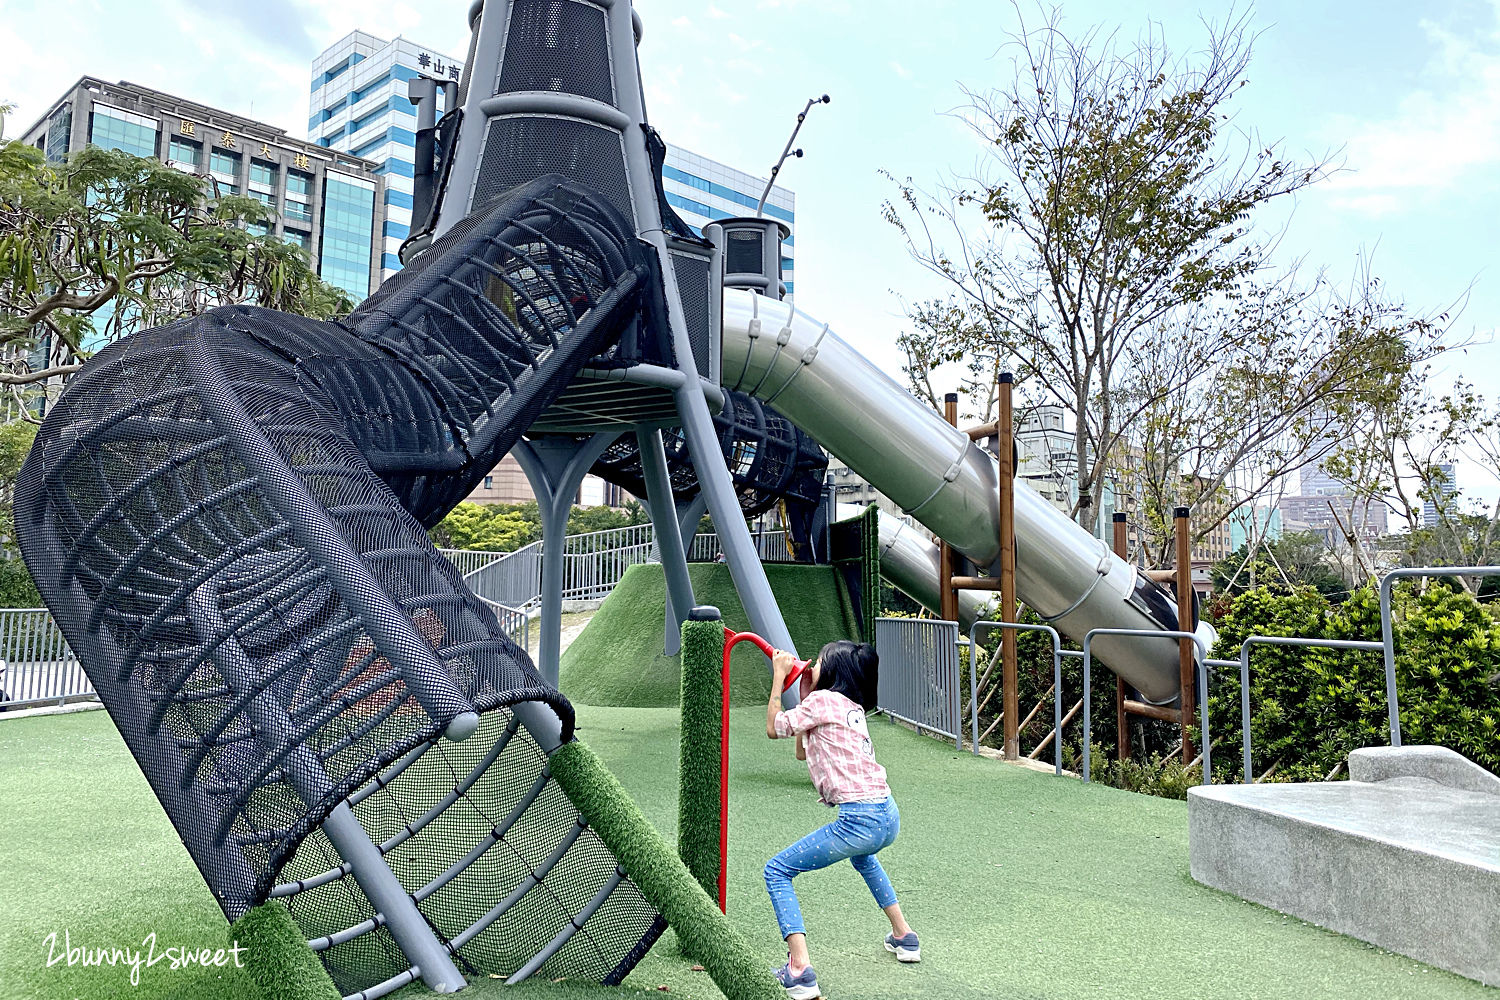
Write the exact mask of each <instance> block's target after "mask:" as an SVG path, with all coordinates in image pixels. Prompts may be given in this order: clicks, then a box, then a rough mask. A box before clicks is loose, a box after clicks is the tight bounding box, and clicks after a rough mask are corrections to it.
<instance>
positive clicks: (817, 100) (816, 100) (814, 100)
mask: <svg viewBox="0 0 1500 1000" xmlns="http://www.w3.org/2000/svg"><path fill="white" fill-rule="evenodd" d="M831 103H833V98H831V97H829V96H828V95H827V94H824V95H823V96H822V97H810V98H808V100H807V107H805V108H803V109H802V110H801V112H799V113H798V115H797V124H796V125H794V126H793V127H792V135H791V138H789V139H787V141H786V148H785V149H783V150H782V151H781V159H779V160H777V161H776V166H774V167H772V168H771V179H770V180H768V181H766V189H765V190H764V191H762V192H761V193H760V201H759V202H757V203H756V206H755V214H756V216H757V217H759V216H762V215H764V214H765V207H766V199H767V198H769V197H771V186H772V185H773V184H775V183H776V175H777V174H779V173H781V165H782V164H783V163H785V162H786V158H787V157H788V156H796V157H801V156H802V150H801V149H793V148H792V143H794V142H796V141H797V133H798V132H799V131H801V130H802V123H803V122H804V121H806V120H807V113H808V112H809V111H811V110H812V106H813V105H814V104H831Z"/></svg>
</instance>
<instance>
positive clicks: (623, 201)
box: [469, 115, 635, 221]
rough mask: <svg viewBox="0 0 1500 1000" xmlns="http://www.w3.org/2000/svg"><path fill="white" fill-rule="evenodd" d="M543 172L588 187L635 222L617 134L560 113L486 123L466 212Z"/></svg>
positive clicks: (482, 205) (622, 154)
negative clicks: (581, 183)
mask: <svg viewBox="0 0 1500 1000" xmlns="http://www.w3.org/2000/svg"><path fill="white" fill-rule="evenodd" d="M546 174H561V175H562V176H564V177H567V178H569V179H573V180H578V181H581V182H583V183H587V184H588V185H589V186H590V187H592V188H593V189H595V190H596V191H598V192H599V193H600V194H601V195H603V196H604V198H605V200H606V201H608V202H609V203H610V204H611V205H613V206H614V207H615V208H616V209H617V210H618V211H619V212H620V213H621V214H622V215H624V216H625V218H627V219H630V220H632V221H633V220H634V219H635V212H634V210H633V208H632V206H631V202H630V182H629V181H628V180H626V178H625V150H624V146H623V144H622V142H621V140H620V133H618V132H616V131H614V130H613V129H609V128H605V127H604V126H601V125H595V124H594V123H593V122H587V121H584V120H582V119H580V118H565V117H562V116H559V115H505V116H502V117H499V118H495V119H493V120H491V121H490V123H489V127H488V128H486V129H485V136H484V153H483V155H482V157H481V159H480V161H479V174H478V176H477V177H476V178H475V179H474V196H473V199H472V201H471V204H470V208H469V211H470V213H471V214H472V213H474V212H477V211H481V210H483V208H484V207H485V206H486V205H488V204H489V203H490V202H491V201H493V200H494V199H495V198H497V197H499V196H500V195H502V194H504V193H505V192H506V191H509V190H510V189H511V188H513V187H515V186H516V185H518V184H524V183H526V182H527V181H532V180H535V179H536V178H538V177H542V176H544V175H546Z"/></svg>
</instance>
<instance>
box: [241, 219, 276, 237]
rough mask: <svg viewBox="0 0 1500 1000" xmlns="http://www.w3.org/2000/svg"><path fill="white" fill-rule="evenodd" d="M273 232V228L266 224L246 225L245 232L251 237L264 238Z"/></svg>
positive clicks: (253, 223)
mask: <svg viewBox="0 0 1500 1000" xmlns="http://www.w3.org/2000/svg"><path fill="white" fill-rule="evenodd" d="M270 231H271V227H270V226H267V225H266V224H265V223H264V222H248V223H246V224H245V232H247V233H249V234H250V235H251V236H264V235H266V234H267V233H269V232H270Z"/></svg>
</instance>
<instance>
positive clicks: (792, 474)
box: [591, 390, 828, 537]
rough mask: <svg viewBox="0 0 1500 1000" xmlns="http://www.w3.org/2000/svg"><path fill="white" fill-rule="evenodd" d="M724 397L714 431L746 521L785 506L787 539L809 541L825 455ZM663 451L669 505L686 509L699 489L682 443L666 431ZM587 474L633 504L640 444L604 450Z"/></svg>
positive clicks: (745, 402)
mask: <svg viewBox="0 0 1500 1000" xmlns="http://www.w3.org/2000/svg"><path fill="white" fill-rule="evenodd" d="M725 395H726V396H727V397H728V399H727V401H726V404H725V407H724V410H723V411H722V412H720V413H719V414H717V415H715V417H714V429H715V430H716V431H717V432H718V440H719V445H720V447H721V448H722V449H723V456H724V460H725V463H726V464H727V465H728V467H729V472H730V474H731V476H732V477H733V479H734V486H735V493H736V494H737V495H738V497H739V503H740V509H741V510H742V511H743V512H744V514H745V517H747V518H751V517H756V516H757V515H760V514H764V513H765V512H766V511H768V510H771V509H772V508H773V507H776V506H777V505H778V504H781V503H783V502H784V503H785V505H786V507H785V510H786V513H787V516H788V519H789V520H790V521H791V522H793V523H792V524H790V525H789V528H791V530H792V532H793V535H794V536H798V537H806V536H808V535H810V534H811V525H812V521H813V518H814V517H815V516H816V514H817V512H818V507H819V505H820V504H821V503H822V498H823V477H824V474H825V473H826V472H827V470H828V455H827V453H826V452H824V451H823V449H822V448H821V447H820V446H819V445H818V443H817V442H816V441H815V440H813V438H812V436H811V435H809V434H807V433H806V432H805V431H803V430H802V429H801V428H799V427H797V426H796V425H795V424H793V423H792V422H791V421H790V420H788V419H787V418H786V417H784V416H782V415H781V414H779V413H777V412H776V411H775V410H773V409H772V408H771V407H769V406H767V405H766V404H764V403H762V402H761V401H760V400H758V399H756V398H755V397H754V396H751V395H749V394H748V393H744V392H739V391H736V390H726V391H725ZM662 444H663V447H664V449H665V452H666V458H667V474H668V480H669V481H670V483H671V486H672V496H673V499H674V500H675V501H676V502H677V503H679V504H685V503H688V502H690V501H691V500H692V499H693V498H694V497H696V496H697V495H698V490H699V486H698V475H697V472H696V470H695V469H694V466H693V460H692V455H691V454H690V452H689V450H688V447H687V442H686V441H685V440H684V439H683V436H682V434H681V432H680V431H679V430H676V429H668V430H664V431H662ZM591 471H592V472H593V473H594V475H596V476H599V477H600V478H601V479H604V480H605V481H607V482H610V483H614V484H615V485H617V486H619V487H621V488H622V489H625V490H628V491H630V492H631V493H633V494H634V495H636V496H638V497H645V496H646V481H645V474H644V471H643V469H642V465H641V454H640V445H639V443H638V442H637V440H636V439H635V437H634V436H633V435H631V436H626V437H622V438H621V439H620V440H618V441H616V442H615V443H614V444H612V445H610V447H609V448H607V449H605V452H604V454H603V455H601V456H600V458H599V460H598V461H597V462H595V463H594V467H593V469H592V470H591Z"/></svg>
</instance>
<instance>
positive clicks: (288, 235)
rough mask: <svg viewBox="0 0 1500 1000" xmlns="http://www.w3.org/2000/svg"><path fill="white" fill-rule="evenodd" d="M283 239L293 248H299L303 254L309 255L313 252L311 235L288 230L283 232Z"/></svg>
mask: <svg viewBox="0 0 1500 1000" xmlns="http://www.w3.org/2000/svg"><path fill="white" fill-rule="evenodd" d="M281 238H282V239H284V240H286V241H287V242H288V243H290V244H291V245H292V246H294V247H297V248H298V249H299V250H301V251H302V252H303V253H309V252H311V250H312V234H311V233H299V232H298V231H297V230H295V229H287V230H285V231H283V232H282V234H281Z"/></svg>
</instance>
